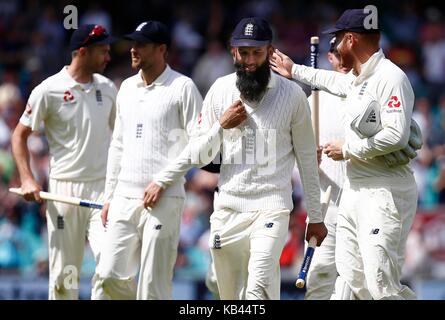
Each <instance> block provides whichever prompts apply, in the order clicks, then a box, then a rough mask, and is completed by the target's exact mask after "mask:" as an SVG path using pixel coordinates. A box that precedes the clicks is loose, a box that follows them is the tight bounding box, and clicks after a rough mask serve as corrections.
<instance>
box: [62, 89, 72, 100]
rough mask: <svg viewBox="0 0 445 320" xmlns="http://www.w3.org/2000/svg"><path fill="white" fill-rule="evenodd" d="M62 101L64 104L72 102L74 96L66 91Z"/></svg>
mask: <svg viewBox="0 0 445 320" xmlns="http://www.w3.org/2000/svg"><path fill="white" fill-rule="evenodd" d="M63 101H65V102H74V96H73V94H72V93H71V91H69V90H66V91H65V92H64V94H63Z"/></svg>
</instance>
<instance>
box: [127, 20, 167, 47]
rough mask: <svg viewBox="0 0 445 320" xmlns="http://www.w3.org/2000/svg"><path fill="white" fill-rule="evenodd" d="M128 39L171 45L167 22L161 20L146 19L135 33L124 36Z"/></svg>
mask: <svg viewBox="0 0 445 320" xmlns="http://www.w3.org/2000/svg"><path fill="white" fill-rule="evenodd" d="M124 38H125V39H127V40H133V41H137V42H140V43H159V44H166V45H167V47H169V46H170V43H171V36H170V32H169V30H168V28H167V26H166V25H165V24H163V23H162V22H159V21H145V22H142V23H141V24H139V25H138V26H137V27H136V30H134V32H133V33H130V34H127V35H125V36H124Z"/></svg>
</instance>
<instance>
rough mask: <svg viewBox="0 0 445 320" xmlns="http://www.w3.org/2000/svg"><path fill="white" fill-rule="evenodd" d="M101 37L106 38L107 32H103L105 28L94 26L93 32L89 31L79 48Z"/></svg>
mask: <svg viewBox="0 0 445 320" xmlns="http://www.w3.org/2000/svg"><path fill="white" fill-rule="evenodd" d="M102 36H107V30H105V28H104V27H102V26H100V25H95V26H94V28H93V30H91V32H90V33H89V34H88V37H86V39H85V40H84V41H83V42H82V44H81V46H84V45H85V44H87V43H88V41H90V40H92V39H94V38H97V37H102Z"/></svg>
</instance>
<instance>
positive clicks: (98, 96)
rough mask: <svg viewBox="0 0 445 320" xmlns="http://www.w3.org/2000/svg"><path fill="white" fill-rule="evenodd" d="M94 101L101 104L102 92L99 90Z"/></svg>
mask: <svg viewBox="0 0 445 320" xmlns="http://www.w3.org/2000/svg"><path fill="white" fill-rule="evenodd" d="M96 101H97V102H98V103H99V104H102V92H101V91H100V90H96Z"/></svg>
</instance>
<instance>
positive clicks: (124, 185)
mask: <svg viewBox="0 0 445 320" xmlns="http://www.w3.org/2000/svg"><path fill="white" fill-rule="evenodd" d="M201 107H202V97H201V95H200V93H199V92H198V89H197V88H196V86H195V84H194V83H193V81H192V80H191V79H190V78H188V77H186V76H184V75H182V74H180V73H178V72H176V71H174V70H172V69H171V68H170V67H169V66H168V65H167V67H166V69H165V70H164V72H163V73H162V74H161V75H160V76H159V77H158V78H157V79H156V80H155V81H153V83H152V84H150V85H148V86H146V85H145V83H144V81H143V79H142V76H141V72H139V73H138V74H136V75H134V76H132V77H130V78H128V79H126V80H125V81H123V82H122V85H121V88H120V90H119V92H118V95H117V115H116V123H115V128H114V132H113V139H112V141H111V144H110V150H109V155H108V164H107V178H106V185H105V202H110V201H111V199H112V197H113V196H114V195H120V196H125V197H128V198H136V199H137V198H143V196H144V188H145V187H146V186H147V184H148V183H149V182H150V181H152V180H153V176H154V174H155V173H157V172H159V171H161V170H162V169H163V168H164V167H165V166H166V165H167V164H168V163H169V162H170V161H173V160H174V159H176V157H177V156H178V155H179V154H180V152H181V151H182V150H183V149H184V147H185V146H186V145H187V142H188V139H189V137H190V136H191V134H192V132H193V130H194V128H195V127H196V122H197V118H198V114H199V113H200V111H201ZM184 181H185V180H184V179H178V180H177V181H175V183H174V184H173V185H172V186H171V187H170V188H169V190H166V192H165V193H164V195H166V196H177V197H184V196H185V192H184Z"/></svg>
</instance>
